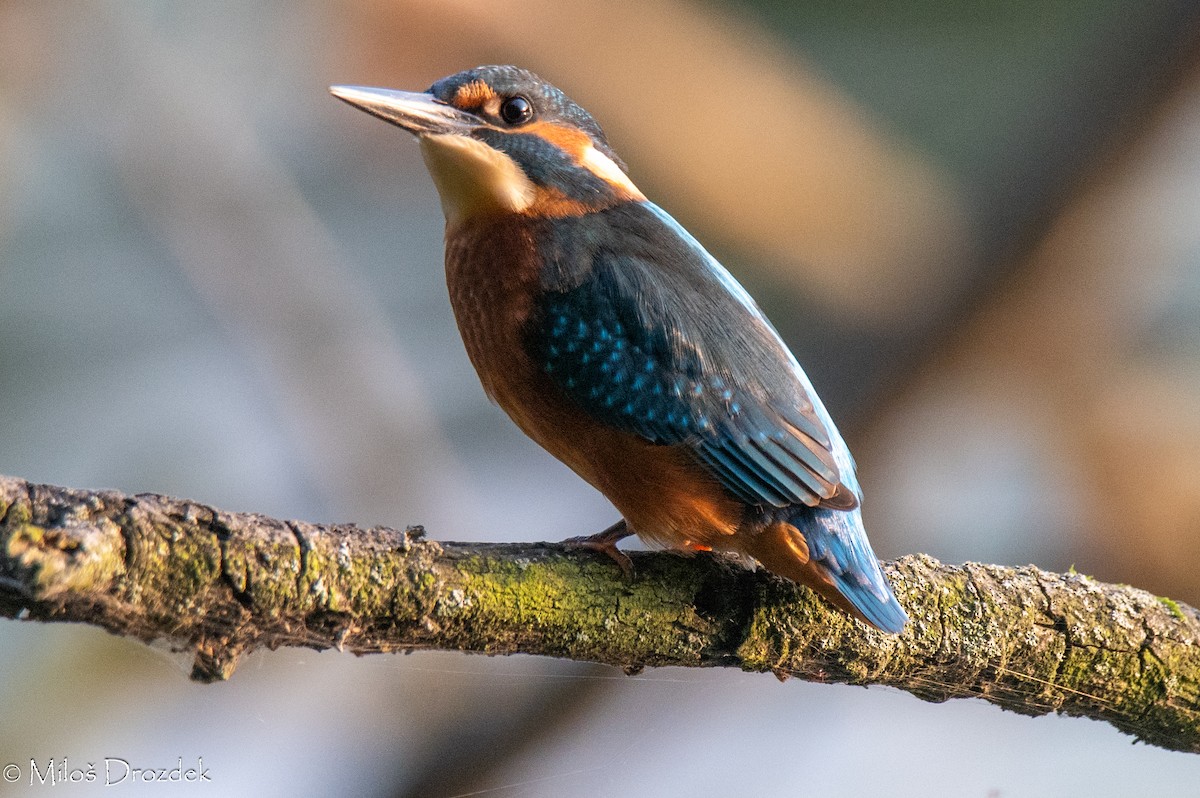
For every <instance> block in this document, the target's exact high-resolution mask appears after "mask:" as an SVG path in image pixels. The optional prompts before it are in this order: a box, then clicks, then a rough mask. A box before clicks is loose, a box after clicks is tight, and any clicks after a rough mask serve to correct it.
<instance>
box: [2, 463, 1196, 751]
mask: <svg viewBox="0 0 1200 798" xmlns="http://www.w3.org/2000/svg"><path fill="white" fill-rule="evenodd" d="M632 556H633V559H634V563H635V567H636V576H635V577H634V578H633V579H631V580H630V579H626V578H624V577H623V576H622V574H621V572H620V570H619V569H617V568H616V567H615V566H614V564H613V563H612V562H610V561H608V560H607V559H606V558H603V557H599V556H596V555H592V554H587V553H577V552H571V551H567V550H566V549H564V548H563V547H562V546H561V545H555V544H545V543H511V544H466V543H437V542H434V541H430V540H426V539H424V537H423V536H422V534H421V533H420V531H419V529H416V528H410V529H408V530H407V531H404V532H397V531H394V530H390V529H381V528H373V529H360V528H357V527H354V526H349V525H334V526H322V525H315V524H306V523H301V522H297V521H279V520H275V519H273V518H267V517H265V516H261V515H254V514H249V513H229V512H224V511H221V510H217V509H214V508H211V507H207V506H205V505H202V504H197V503H195V502H190V501H185V500H179V499H172V498H168V497H164V496H156V495H150V494H142V495H138V496H127V495H123V494H120V493H114V492H89V491H79V490H70V489H66V488H58V487H53V486H48V485H34V484H30V483H28V482H26V481H24V480H20V479H13V478H9V477H0V616H7V617H23V618H30V619H34V620H43V621H51V620H58V621H76V622H83V623H90V624H94V625H97V626H101V627H103V628H105V629H108V630H109V631H111V632H113V633H114V634H120V635H126V636H130V637H136V638H140V639H142V640H147V641H149V640H155V639H166V640H169V641H171V642H172V643H173V644H175V645H176V646H178V647H179V648H180V649H182V650H188V651H192V652H195V665H194V669H193V678H196V679H200V680H206V681H207V680H214V679H225V678H228V677H229V676H230V674H231V673H232V672H233V670H234V668H235V666H236V663H237V660H238V657H239V656H240V655H241V654H242V653H244V652H246V651H249V650H251V649H254V648H256V647H259V646H267V647H268V648H275V647H278V646H308V647H312V648H316V649H324V648H330V647H337V648H339V649H348V650H350V651H354V652H356V653H368V652H377V651H395V650H400V649H415V648H439V649H453V650H462V651H477V652H482V653H486V654H511V653H516V652H523V653H527V654H541V655H545V656H552V657H563V658H568V659H576V660H588V661H593V662H604V663H609V664H612V665H617V666H619V667H622V668H624V669H626V670H627V671H633V670H637V669H640V668H642V667H643V666H646V665H651V666H657V665H682V666H733V667H739V668H742V669H744V670H750V671H772V672H774V673H775V674H776V675H779V676H797V677H799V678H802V679H807V680H810V681H824V682H848V683H853V684H886V685H891V686H893V687H898V688H900V689H902V690H907V691H909V692H911V693H913V694H914V695H917V696H919V697H920V698H923V699H926V700H929V701H944V700H946V699H948V698H955V697H960V696H977V697H980V698H983V699H985V700H987V701H991V702H992V703H995V704H999V705H1000V706H1001V707H1004V708H1006V709H1010V710H1013V711H1015V712H1021V713H1024V714H1029V715H1040V714H1045V713H1048V712H1059V713H1062V714H1067V715H1079V716H1086V717H1091V718H1096V719H1099V720H1105V721H1108V722H1109V723H1112V724H1113V725H1114V726H1116V727H1117V728H1119V729H1121V730H1122V731H1125V732H1128V733H1129V734H1132V735H1134V736H1135V737H1137V738H1138V739H1140V740H1143V741H1145V742H1147V743H1151V744H1153V745H1158V746H1161V747H1163V748H1169V749H1173V750H1179V751H1190V752H1193V753H1196V752H1200V613H1198V612H1197V611H1196V610H1195V609H1193V608H1191V607H1188V606H1185V605H1183V604H1179V603H1176V602H1174V601H1170V600H1169V599H1160V598H1157V597H1155V596H1152V595H1150V594H1149V593H1146V592H1144V591H1141V590H1137V589H1134V588H1130V587H1126V586H1117V585H1107V584H1102V583H1099V582H1096V581H1095V580H1093V579H1090V578H1088V577H1086V576H1081V575H1077V574H1066V575H1062V574H1052V573H1046V572H1044V571H1040V570H1038V569H1037V568H1033V567H1023V568H1006V567H1001V566H995V565H974V564H968V565H964V566H961V567H953V566H948V565H942V564H941V563H939V562H937V561H936V560H934V559H932V558H930V557H925V556H912V557H905V558H903V559H901V560H899V561H898V562H896V563H894V564H892V565H891V566H890V567H889V568H888V572H889V574H890V576H891V578H892V581H893V584H894V585H895V587H896V592H897V594H898V595H899V597H900V601H901V603H902V604H904V606H905V607H906V609H907V610H908V612H909V614H910V615H911V616H912V619H913V622H912V623H911V624H910V626H909V627H908V629H906V630H905V632H904V634H902V635H898V636H892V635H886V634H882V633H879V632H876V631H873V630H870V629H868V628H866V627H865V626H863V625H862V624H860V623H857V622H855V621H851V620H849V619H847V618H845V617H844V616H842V615H839V614H838V613H836V612H834V611H833V610H831V609H830V608H829V607H828V606H827V605H826V604H824V603H823V602H822V601H821V600H819V599H817V598H816V597H815V596H814V595H813V594H812V593H811V592H809V591H808V590H807V589H806V588H803V587H799V586H796V585H793V584H791V583H789V582H785V581H783V580H780V579H777V578H774V577H772V576H771V575H769V574H766V573H764V572H761V571H759V572H753V571H750V570H747V569H745V568H743V567H741V565H739V564H738V563H735V562H731V561H729V560H725V559H722V558H718V557H710V556H696V557H690V558H686V557H681V556H678V555H674V554H669V553H637V552H635V553H634V554H633V555H632Z"/></svg>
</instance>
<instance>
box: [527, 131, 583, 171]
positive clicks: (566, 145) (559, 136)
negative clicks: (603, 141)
mask: <svg viewBox="0 0 1200 798" xmlns="http://www.w3.org/2000/svg"><path fill="white" fill-rule="evenodd" d="M520 132H521V133H532V134H533V135H535V136H538V137H540V138H543V139H545V140H546V141H548V142H550V143H551V144H553V145H554V146H555V147H558V148H559V149H560V150H562V151H563V152H565V153H567V154H568V155H570V156H571V158H572V159H574V161H575V162H576V163H579V160H580V159H581V158H582V157H583V151H584V149H585V148H586V147H589V146H590V145H591V143H592V140H591V139H589V138H588V135H587V134H586V133H584V132H583V131H582V130H577V129H575V128H573V127H565V126H564V125H556V124H554V123H553V122H534V123H533V124H532V125H526V126H525V127H523V128H521V129H520Z"/></svg>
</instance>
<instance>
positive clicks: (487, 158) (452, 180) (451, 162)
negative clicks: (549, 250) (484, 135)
mask: <svg viewBox="0 0 1200 798" xmlns="http://www.w3.org/2000/svg"><path fill="white" fill-rule="evenodd" d="M420 139H421V155H423V156H424V157H425V166H426V167H427V168H428V169H429V174H430V175H431V176H432V177H433V184H434V185H435V186H437V190H438V194H439V195H440V196H441V198H442V213H443V214H445V216H446V224H447V226H453V225H455V224H457V223H458V222H460V221H461V220H463V219H466V218H468V217H470V216H473V215H475V214H477V213H488V212H492V213H495V212H508V213H519V212H521V211H523V210H525V209H526V208H528V207H529V206H530V205H531V204H532V203H533V199H534V185H533V183H531V182H530V180H529V178H528V177H526V176H525V173H524V172H522V171H521V167H520V166H518V165H517V162H516V161H514V160H513V159H512V158H509V157H508V156H507V155H505V154H504V153H502V152H500V151H498V150H495V149H492V148H491V147H489V146H488V145H486V144H484V143H483V142H482V141H477V140H475V139H473V138H470V137H468V136H458V135H449V134H443V135H425V136H421V137H420ZM605 160H608V159H607V158H606V159H605ZM609 163H610V164H612V161H609ZM612 165H613V167H614V168H615V167H616V164H612Z"/></svg>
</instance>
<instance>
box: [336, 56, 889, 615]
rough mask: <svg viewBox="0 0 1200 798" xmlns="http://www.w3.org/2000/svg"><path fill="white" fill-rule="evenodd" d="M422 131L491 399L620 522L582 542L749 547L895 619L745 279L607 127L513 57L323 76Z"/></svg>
mask: <svg viewBox="0 0 1200 798" xmlns="http://www.w3.org/2000/svg"><path fill="white" fill-rule="evenodd" d="M330 92H331V93H332V94H333V95H334V96H335V97H337V98H338V99H340V100H343V101H345V102H346V103H348V104H350V105H352V106H354V107H356V108H358V109H360V110H363V111H366V112H367V113H369V114H371V115H373V116H376V117H378V118H380V119H382V120H384V121H386V122H389V123H391V124H393V125H396V126H398V127H400V128H402V129H404V130H406V131H408V132H409V133H411V134H413V135H415V136H416V138H417V139H418V142H419V147H420V151H421V153H422V155H423V157H424V161H425V164H426V166H427V168H428V171H429V173H430V175H431V177H432V179H433V183H434V185H435V187H436V189H437V192H438V195H439V197H440V200H441V205H442V211H443V214H444V216H445V270H446V282H447V287H448V290H449V295H450V303H451V306H452V308H453V311H454V316H455V319H456V321H457V323H458V327H459V331H460V333H461V335H462V339H463V343H464V345H465V348H466V351H467V355H468V357H469V358H470V360H471V363H472V364H473V365H474V367H475V370H476V372H477V373H478V376H479V380H480V382H481V383H482V386H483V389H484V391H485V392H486V393H487V395H488V396H489V397H490V398H491V399H492V400H493V401H494V402H495V403H497V404H498V405H499V406H500V407H501V408H502V409H503V410H504V411H505V412H506V413H507V414H508V416H509V417H510V418H511V419H512V420H513V421H514V422H515V423H516V424H517V426H518V427H520V428H521V430H522V431H524V432H525V434H526V435H528V436H529V437H530V438H532V439H533V440H534V441H536V442H537V443H538V444H540V445H541V446H542V447H543V448H544V449H546V450H547V451H549V452H550V453H551V454H552V455H554V456H555V457H557V458H558V459H559V460H561V461H562V462H563V463H565V464H566V465H567V466H569V467H570V468H571V469H572V470H574V471H575V472H576V473H577V474H578V475H579V476H580V477H582V478H583V479H584V480H586V481H587V482H588V483H590V484H591V485H592V486H594V487H595V488H596V489H597V490H599V491H600V492H601V493H602V494H603V495H604V496H605V497H606V498H607V499H608V500H609V501H610V502H611V503H612V504H613V505H614V506H615V508H616V509H617V510H618V512H619V513H620V515H621V520H620V521H618V522H617V523H615V524H613V525H612V526H611V527H609V528H608V529H606V530H604V531H603V532H601V533H598V534H596V535H592V536H590V537H587V538H582V539H575V540H576V542H577V543H579V542H581V543H582V544H583V545H585V546H587V547H590V548H595V549H598V550H602V551H607V552H608V553H609V554H611V555H613V556H614V557H615V558H617V559H618V561H620V560H622V558H624V557H625V555H623V554H621V553H619V551H618V549H617V547H616V544H617V542H618V541H620V540H622V539H623V538H625V537H627V536H629V535H632V534H636V535H637V536H638V537H639V538H640V539H641V540H643V541H644V542H645V543H647V544H648V545H651V546H656V547H661V548H669V549H676V550H680V551H684V552H695V551H713V550H715V551H719V552H729V553H732V554H734V555H738V556H740V557H750V558H752V559H753V560H755V561H757V562H758V563H759V564H760V565H762V566H763V567H765V568H766V569H767V570H768V571H770V572H772V573H774V574H776V575H777V576H780V577H783V578H785V579H789V580H792V581H793V582H797V583H800V584H804V585H807V586H808V587H810V588H812V589H813V590H814V591H815V592H816V593H817V594H818V595H820V596H822V597H824V598H825V599H826V600H827V601H829V602H830V603H831V604H832V605H833V606H834V607H836V608H838V609H840V610H842V611H843V612H845V613H847V614H849V615H850V616H852V617H854V618H857V619H859V620H861V621H864V622H866V623H867V624H869V625H870V626H873V627H875V628H877V629H879V630H882V631H885V632H890V633H898V632H900V631H902V629H903V628H904V626H905V624H906V622H907V620H908V617H907V615H906V613H905V611H904V609H903V608H902V607H901V606H900V604H899V602H898V601H897V600H896V597H895V594H894V592H893V590H892V586H891V585H890V584H889V581H888V579H887V578H886V577H885V576H884V574H883V572H882V570H881V568H880V565H879V561H878V559H877V558H876V556H875V553H874V551H873V550H872V548H871V545H870V543H869V541H868V540H867V535H866V531H865V529H864V527H863V521H862V492H861V489H860V487H859V483H858V480H857V477H856V475H855V464H854V460H853V458H852V457H851V454H850V450H849V449H848V448H847V446H846V443H845V441H844V440H843V439H842V436H841V435H840V434H839V433H838V430H837V427H836V426H834V423H833V419H832V418H831V417H830V415H829V413H828V411H827V410H826V409H825V406H824V405H823V404H822V402H821V400H820V398H819V397H818V396H817V393H816V391H815V390H814V389H813V386H812V384H811V382H810V381H809V379H808V377H807V376H806V375H805V373H804V370H803V369H802V368H801V367H800V364H799V363H798V362H797V361H796V358H795V357H794V356H793V355H792V353H791V351H790V350H789V349H788V347H787V346H786V344H785V343H784V342H783V340H782V338H781V337H780V335H779V333H778V332H777V331H776V330H775V328H774V327H773V326H772V324H771V322H770V321H768V319H767V317H766V316H765V315H764V314H763V312H762V310H761V309H760V308H759V306H758V305H757V304H756V303H755V301H754V300H753V299H752V298H751V297H750V295H749V294H748V293H747V292H746V290H745V289H744V288H743V287H742V286H741V285H740V284H739V283H738V282H737V280H736V279H735V278H734V277H733V276H732V275H731V274H730V273H729V272H728V271H727V270H726V269H725V267H723V266H722V265H721V264H720V263H719V262H718V261H717V260H716V259H715V258H714V257H713V256H712V255H710V254H709V253H708V252H707V251H706V250H705V249H704V247H703V246H702V245H701V244H700V243H699V242H698V241H697V240H696V239H695V238H694V237H693V236H692V235H691V234H690V233H689V232H688V231H687V230H685V229H684V228H683V226H681V225H680V224H679V223H678V222H676V221H675V220H674V219H673V218H672V217H671V216H670V215H668V214H667V212H666V211H664V210H662V209H661V208H660V207H659V206H658V205H655V204H654V203H652V202H651V201H649V200H648V199H647V198H646V196H645V195H644V194H643V193H642V192H641V190H639V189H638V188H637V186H636V185H635V184H634V183H633V181H632V180H631V179H630V177H629V170H628V167H627V166H626V165H625V163H624V162H623V161H622V160H621V158H620V157H619V156H618V155H617V154H616V152H615V151H614V150H613V148H612V147H611V146H610V145H609V143H608V140H607V139H606V137H605V135H604V133H603V131H602V130H601V128H600V125H599V124H598V123H597V122H596V120H595V119H594V118H593V117H592V116H591V115H590V114H589V113H588V112H587V111H585V110H584V109H583V108H582V107H581V106H579V105H578V104H576V103H575V102H574V101H573V100H571V99H569V98H568V97H567V96H566V95H565V94H564V93H563V92H562V91H561V90H559V89H558V88H556V87H554V86H553V85H551V84H549V83H547V82H546V81H544V80H542V79H541V78H539V77H538V76H537V75H535V74H534V73H532V72H530V71H528V70H525V69H522V68H519V67H516V66H509V65H492V66H480V67H476V68H473V69H467V70H464V71H461V72H458V73H456V74H453V75H450V76H448V77H445V78H442V79H440V80H438V81H436V82H434V83H433V85H432V86H430V87H429V89H428V90H427V91H424V92H409V91H399V90H395V89H385V88H374V87H365V86H348V85H347V86H331V87H330Z"/></svg>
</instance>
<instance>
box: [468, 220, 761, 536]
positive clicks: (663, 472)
mask: <svg viewBox="0 0 1200 798" xmlns="http://www.w3.org/2000/svg"><path fill="white" fill-rule="evenodd" d="M539 271H540V267H539V264H538V261H537V256H536V249H535V247H534V242H533V231H532V226H531V224H530V222H529V221H528V220H525V219H522V218H520V217H514V216H505V217H502V218H492V219H486V220H472V221H471V222H469V223H467V224H464V225H462V226H461V227H459V228H458V229H456V230H454V231H453V232H452V233H451V234H449V235H448V236H447V240H446V282H447V286H448V287H449V290H450V302H451V305H452V306H453V308H454V315H455V318H456V319H457V321H458V327H459V330H460V331H461V333H462V337H463V343H464V344H465V346H466V349H467V355H468V356H469V357H470V358H471V363H472V364H473V365H474V366H475V370H476V371H477V372H478V373H479V379H480V381H481V382H482V383H483V387H484V390H485V391H487V393H488V395H489V396H490V397H491V398H492V399H493V400H495V401H496V402H497V404H499V405H500V406H501V407H502V408H503V409H504V410H505V412H507V413H508V415H509V417H511V418H512V420H513V421H514V422H516V424H517V426H519V427H520V428H521V429H522V430H523V431H524V432H525V434H526V435H528V436H529V437H531V438H533V440H535V441H537V443H538V444H540V445H541V446H542V447H543V448H545V449H546V450H547V451H549V452H550V453H551V454H553V455H554V456H555V457H557V458H558V459H559V460H562V461H563V462H564V463H566V464H567V465H568V466H569V467H570V468H571V469H572V470H574V471H575V473H577V474H579V476H581V477H583V479H585V480H587V481H588V482H589V483H591V484H592V485H593V486H594V487H595V488H596V489H597V490H599V491H600V492H601V493H603V494H604V495H605V496H606V497H608V499H609V501H611V502H612V503H613V504H614V505H615V506H616V508H617V510H618V511H619V512H620V513H621V515H622V516H623V517H624V518H625V520H626V521H627V522H628V523H629V525H630V527H631V528H633V530H634V531H636V532H637V533H638V535H639V537H641V538H643V539H644V540H647V541H648V542H653V543H657V544H659V545H664V546H682V545H685V544H686V543H690V544H693V545H696V544H699V545H702V546H711V545H713V544H714V543H717V542H718V541H719V540H720V539H722V538H724V537H725V536H728V535H732V534H733V533H734V532H735V531H736V529H737V525H738V523H739V521H740V519H741V513H742V506H741V505H740V504H739V503H738V502H737V501H736V500H734V499H732V498H730V497H729V496H728V495H727V494H726V493H725V492H724V491H723V490H722V489H721V487H720V486H719V484H718V483H717V482H716V481H715V480H714V479H713V478H712V477H710V476H709V475H708V474H707V473H706V472H705V471H704V470H703V469H702V468H701V467H700V466H698V465H696V464H695V463H693V462H692V461H690V460H689V459H687V458H686V457H685V455H684V453H683V452H682V451H680V450H678V449H676V448H674V447H670V446H658V445H654V444H652V443H649V442H648V441H645V440H643V439H642V438H640V437H638V436H636V435H633V434H630V433H626V432H621V431H619V430H616V429H612V428H610V427H607V426H605V425H603V424H600V423H599V422H597V421H596V420H595V419H593V418H592V417H590V416H589V415H587V414H586V413H584V412H583V411H582V410H580V409H579V408H578V407H577V406H575V405H574V404H573V403H572V402H571V401H570V400H568V399H567V398H566V397H565V396H563V395H562V393H561V392H560V391H559V390H558V388H557V387H556V386H555V385H554V383H553V382H552V381H551V380H550V379H549V378H548V377H547V376H546V375H545V374H544V373H543V372H542V371H541V370H540V369H539V368H538V367H537V365H536V364H535V363H533V362H532V361H531V360H530V358H529V357H528V355H526V353H525V349H524V346H523V342H522V340H521V335H522V328H523V327H524V324H525V322H526V320H527V319H528V318H529V315H530V313H531V312H532V310H533V300H534V298H535V297H536V296H537V294H538V291H539V290H540V289H539V285H538V274H539ZM718 547H719V546H718Z"/></svg>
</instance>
